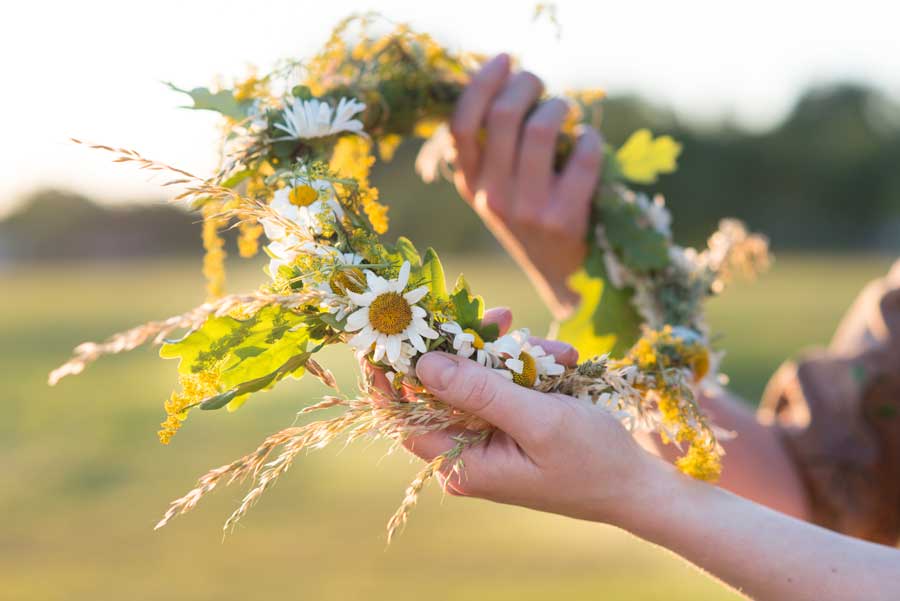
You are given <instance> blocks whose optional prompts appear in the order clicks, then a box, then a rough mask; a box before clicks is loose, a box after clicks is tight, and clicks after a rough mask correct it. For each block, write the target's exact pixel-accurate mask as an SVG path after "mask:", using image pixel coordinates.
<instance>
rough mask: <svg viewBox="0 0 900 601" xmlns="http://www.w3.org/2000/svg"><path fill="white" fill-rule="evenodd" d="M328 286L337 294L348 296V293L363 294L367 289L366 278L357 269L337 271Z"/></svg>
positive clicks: (332, 275)
mask: <svg viewBox="0 0 900 601" xmlns="http://www.w3.org/2000/svg"><path fill="white" fill-rule="evenodd" d="M328 285H329V286H331V290H332V291H333V292H334V293H335V294H347V292H348V291H349V292H355V293H356V294H362V292H363V291H364V290H365V289H366V276H364V275H363V272H362V270H361V269H358V268H356V267H351V268H349V269H335V270H334V273H332V274H331V278H330V279H329V280H328Z"/></svg>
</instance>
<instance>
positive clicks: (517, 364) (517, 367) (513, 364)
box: [505, 359, 525, 374]
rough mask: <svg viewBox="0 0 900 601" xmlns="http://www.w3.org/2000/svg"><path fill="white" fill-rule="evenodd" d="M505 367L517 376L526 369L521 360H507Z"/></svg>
mask: <svg viewBox="0 0 900 601" xmlns="http://www.w3.org/2000/svg"><path fill="white" fill-rule="evenodd" d="M505 365H506V367H508V368H509V369H510V370H512V371H514V372H516V373H517V374H521V373H522V370H523V369H525V364H524V363H523V362H522V360H521V359H507V360H506V362H505Z"/></svg>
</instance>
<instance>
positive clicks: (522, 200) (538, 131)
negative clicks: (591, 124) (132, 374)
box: [510, 98, 569, 227]
mask: <svg viewBox="0 0 900 601" xmlns="http://www.w3.org/2000/svg"><path fill="white" fill-rule="evenodd" d="M568 112H569V105H568V103H567V102H566V101H565V100H562V99H560V98H553V99H551V100H548V101H547V102H544V103H542V104H541V105H539V106H538V108H537V109H536V110H535V111H534V113H533V114H532V115H531V116H530V117H529V118H528V120H527V121H526V123H525V129H524V133H523V134H522V143H521V144H520V146H519V149H520V150H519V159H518V162H517V164H516V181H517V182H518V183H519V186H518V190H517V194H516V201H515V206H514V207H512V208H511V210H510V216H511V218H512V220H513V221H515V222H517V223H519V224H520V225H524V226H527V227H533V226H536V225H538V224H539V223H540V220H541V215H542V213H543V212H544V208H545V207H546V205H547V204H548V203H549V201H550V186H551V183H552V181H553V179H554V173H553V161H554V158H555V154H556V138H557V136H558V135H559V130H560V128H561V127H562V124H563V121H565V119H566V115H567V114H568Z"/></svg>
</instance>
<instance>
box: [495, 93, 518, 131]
mask: <svg viewBox="0 0 900 601" xmlns="http://www.w3.org/2000/svg"><path fill="white" fill-rule="evenodd" d="M518 116H519V108H518V107H517V106H516V105H515V103H513V102H511V101H509V100H498V101H497V102H495V103H494V104H492V105H491V108H490V109H489V110H488V123H491V124H493V125H495V126H498V127H510V126H512V125H514V124H515V122H516V119H517V118H518Z"/></svg>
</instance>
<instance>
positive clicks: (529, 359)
mask: <svg viewBox="0 0 900 601" xmlns="http://www.w3.org/2000/svg"><path fill="white" fill-rule="evenodd" d="M528 336H529V332H528V330H527V329H524V328H523V329H521V330H515V331H513V332H510V333H509V334H506V335H505V336H501V337H500V338H498V339H497V340H496V341H494V342H492V343H488V344H490V348H489V352H493V353H495V354H497V355H500V361H501V362H502V365H503V366H504V367H506V369H500V370H499V371H500V373H502V374H503V375H504V376H506V377H508V378H511V379H512V381H513V382H515V383H516V384H519V385H521V386H526V387H528V388H531V387H533V386H534V385H535V384H537V383H538V381H539V380H540V379H541V378H542V377H546V376H558V375H561V374H563V373H564V372H565V368H564V367H563V366H562V365H560V364H558V363H557V362H556V359H555V358H554V357H553V355H550V354H547V352H546V351H545V350H544V349H543V348H542V347H541V346H540V345H535V344H531V343H530V342H528ZM486 346H487V345H486ZM507 370H508V371H507Z"/></svg>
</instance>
